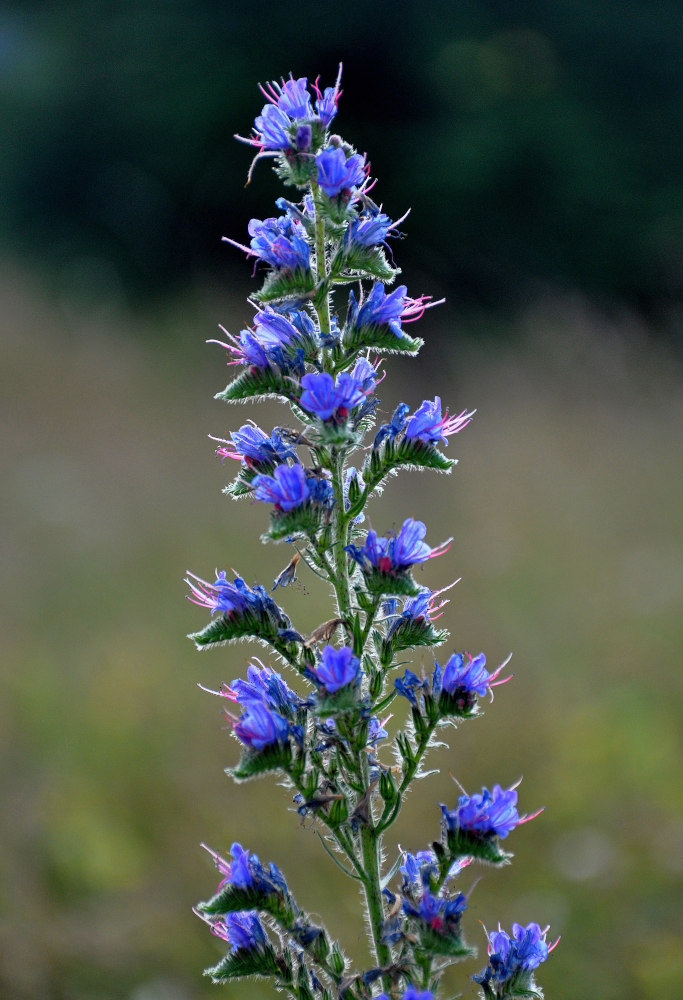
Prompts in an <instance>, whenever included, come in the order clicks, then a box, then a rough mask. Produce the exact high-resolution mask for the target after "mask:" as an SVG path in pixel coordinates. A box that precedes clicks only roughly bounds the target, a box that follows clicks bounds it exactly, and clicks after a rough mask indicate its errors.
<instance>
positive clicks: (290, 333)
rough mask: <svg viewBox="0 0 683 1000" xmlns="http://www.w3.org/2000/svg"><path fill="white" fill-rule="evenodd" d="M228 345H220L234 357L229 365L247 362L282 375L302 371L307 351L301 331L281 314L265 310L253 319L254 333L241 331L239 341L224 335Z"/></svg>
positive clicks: (229, 335) (221, 342)
mask: <svg viewBox="0 0 683 1000" xmlns="http://www.w3.org/2000/svg"><path fill="white" fill-rule="evenodd" d="M224 332H225V333H226V336H227V338H228V341H229V342H228V343H224V342H223V341H220V340H219V341H212V343H217V344H220V346H221V347H225V348H226V349H227V350H228V351H230V352H231V354H233V355H234V361H232V362H229V364H237V363H239V362H244V363H246V364H248V365H253V366H255V367H256V368H268V367H269V366H270V365H271V364H276V365H279V366H280V368H281V369H282V370H283V371H289V370H290V369H293V370H295V371H298V370H301V371H303V361H304V351H303V347H302V334H301V331H300V330H299V329H298V328H297V327H296V326H295V325H294V323H293V322H292V321H291V320H289V319H287V317H286V316H283V315H282V313H279V312H275V311H274V310H272V309H264V310H263V311H262V312H258V313H257V314H256V316H255V317H254V329H253V330H249V329H247V330H242V332H241V333H240V337H239V341H238V340H236V339H235V337H233V336H232V335H231V334H229V333H227V331H224Z"/></svg>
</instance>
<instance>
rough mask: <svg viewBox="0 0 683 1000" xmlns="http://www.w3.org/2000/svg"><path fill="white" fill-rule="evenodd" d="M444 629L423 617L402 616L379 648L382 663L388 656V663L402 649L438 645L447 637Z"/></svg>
mask: <svg viewBox="0 0 683 1000" xmlns="http://www.w3.org/2000/svg"><path fill="white" fill-rule="evenodd" d="M448 635H449V633H448V631H447V630H446V629H439V630H437V629H435V628H434V626H433V625H432V623H431V622H428V621H426V619H424V618H420V619H417V620H415V619H411V618H403V619H402V620H401V621H400V622H399V623H398V625H397V626H396V628H395V629H394V631H393V632H392V633H391V638H390V639H385V640H384V642H383V643H382V647H381V649H380V658H381V659H382V663H384V662H385V659H386V658H387V657H390V658H389V661H388V662H389V664H390V663H391V662H392V660H393V658H394V655H395V654H396V653H398V652H400V651H401V650H403V649H414V648H415V647H416V646H438V645H440V644H441V643H442V642H445V641H446V639H447V638H448Z"/></svg>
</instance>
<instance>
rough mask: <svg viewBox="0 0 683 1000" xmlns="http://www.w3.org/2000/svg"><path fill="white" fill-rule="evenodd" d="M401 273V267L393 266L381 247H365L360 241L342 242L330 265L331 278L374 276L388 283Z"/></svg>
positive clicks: (377, 279)
mask: <svg viewBox="0 0 683 1000" xmlns="http://www.w3.org/2000/svg"><path fill="white" fill-rule="evenodd" d="M400 273H401V269H400V268H399V267H391V265H390V264H389V262H388V261H387V258H386V255H385V253H384V251H383V250H382V248H381V247H377V246H372V247H365V246H362V245H360V244H358V243H355V244H354V243H352V244H351V245H350V246H346V245H344V244H342V245H341V246H340V247H339V249H338V250H337V252H336V254H335V255H334V258H333V259H332V263H331V265H330V278H331V279H332V280H333V281H334V280H335V279H337V278H347V277H354V278H368V279H372V278H374V279H375V280H376V281H383V282H385V283H387V284H389V283H391V282H392V281H394V280H395V278H396V277H397V275H399V274H400Z"/></svg>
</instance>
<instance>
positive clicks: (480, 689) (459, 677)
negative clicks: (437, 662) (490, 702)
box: [441, 653, 491, 698]
mask: <svg viewBox="0 0 683 1000" xmlns="http://www.w3.org/2000/svg"><path fill="white" fill-rule="evenodd" d="M465 656H467V660H465V658H464V657H463V654H462V653H454V654H453V656H451V658H450V659H449V661H448V663H447V664H446V666H445V667H444V668H443V679H442V681H441V687H442V690H444V691H446V692H447V693H448V694H451V695H453V694H456V693H460V692H463V693H465V694H478V695H479V696H480V697H482V698H483V696H484V695H485V694H486V691H487V688H488V684H489V680H490V677H491V675H490V674H489V672H488V670H486V657H485V656H484V654H483V653H480V654H479V656H475V657H474V658H472V657H471V656H469V654H467V653H465Z"/></svg>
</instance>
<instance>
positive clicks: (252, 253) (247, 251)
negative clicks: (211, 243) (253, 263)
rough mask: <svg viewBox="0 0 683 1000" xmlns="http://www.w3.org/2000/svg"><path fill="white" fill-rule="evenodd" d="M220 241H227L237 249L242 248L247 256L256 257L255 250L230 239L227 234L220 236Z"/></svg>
mask: <svg viewBox="0 0 683 1000" xmlns="http://www.w3.org/2000/svg"><path fill="white" fill-rule="evenodd" d="M221 243H229V244H230V245H231V246H233V247H237V249H238V250H243V251H244V253H245V254H246V255H247V256H248V257H258V254H257V253H256V251H255V250H252V249H251V247H245V245H244V244H243V243H238V242H237V240H231V239H230V237H229V236H221Z"/></svg>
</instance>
